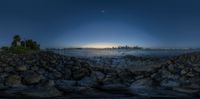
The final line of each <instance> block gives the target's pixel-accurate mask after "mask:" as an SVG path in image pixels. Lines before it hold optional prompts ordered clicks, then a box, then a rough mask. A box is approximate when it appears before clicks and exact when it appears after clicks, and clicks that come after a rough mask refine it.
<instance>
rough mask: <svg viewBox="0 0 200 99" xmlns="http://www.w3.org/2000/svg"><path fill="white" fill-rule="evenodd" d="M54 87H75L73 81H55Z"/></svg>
mask: <svg viewBox="0 0 200 99" xmlns="http://www.w3.org/2000/svg"><path fill="white" fill-rule="evenodd" d="M55 83H56V86H57V87H59V88H65V87H71V86H75V85H76V81H74V80H56V82H55Z"/></svg>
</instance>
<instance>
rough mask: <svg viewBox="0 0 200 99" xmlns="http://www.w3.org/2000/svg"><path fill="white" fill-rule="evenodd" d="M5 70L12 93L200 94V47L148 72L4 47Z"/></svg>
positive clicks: (3, 87)
mask: <svg viewBox="0 0 200 99" xmlns="http://www.w3.org/2000/svg"><path fill="white" fill-rule="evenodd" d="M134 59H137V58H136V57H133V60H134ZM139 60H140V59H139ZM142 61H143V62H144V61H145V60H144V59H142V58H141V62H142ZM0 70H1V71H0V75H1V76H0V82H1V83H0V91H1V92H3V93H5V94H7V96H16V97H20V96H21V97H24V96H25V97H58V98H59V97H63V96H64V97H67V96H70V95H73V94H76V93H80V94H81V95H80V97H81V96H82V97H83V96H88V97H94V96H98V95H99V96H102V95H105V96H106V95H107V96H110V97H112V96H113V97H115V96H117V95H120V94H121V95H125V96H127V95H128V96H130V97H133V98H134V97H138V96H139V97H186V98H187V97H188V98H191V97H194V98H195V97H199V96H200V94H199V91H200V85H199V83H198V82H199V81H200V52H194V53H189V54H183V55H180V56H177V57H174V58H172V59H170V60H166V61H165V62H163V63H160V64H158V66H156V67H154V68H151V69H150V70H146V71H134V69H131V67H128V68H114V67H112V66H111V67H110V66H107V67H106V66H104V67H101V66H91V65H90V64H89V63H88V62H87V61H85V60H83V59H80V58H76V57H68V56H63V55H59V54H55V53H52V52H45V51H40V52H36V53H30V54H24V55H23V54H22V55H17V54H9V53H4V54H2V52H1V53H0ZM144 93H145V94H144ZM66 95H67V96H66ZM0 97H1V95H0Z"/></svg>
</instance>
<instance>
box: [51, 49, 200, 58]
mask: <svg viewBox="0 0 200 99" xmlns="http://www.w3.org/2000/svg"><path fill="white" fill-rule="evenodd" d="M52 51H54V52H56V53H59V54H62V55H66V56H74V57H115V56H125V55H134V56H151V57H170V56H176V55H180V54H184V53H191V52H196V51H199V50H131V49H128V50H127V49H66V50H52Z"/></svg>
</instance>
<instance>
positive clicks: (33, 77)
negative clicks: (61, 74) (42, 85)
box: [24, 73, 42, 84]
mask: <svg viewBox="0 0 200 99" xmlns="http://www.w3.org/2000/svg"><path fill="white" fill-rule="evenodd" d="M41 79H42V76H41V75H38V74H36V73H31V74H28V75H26V76H25V77H24V82H25V84H36V83H39V82H40V80H41Z"/></svg>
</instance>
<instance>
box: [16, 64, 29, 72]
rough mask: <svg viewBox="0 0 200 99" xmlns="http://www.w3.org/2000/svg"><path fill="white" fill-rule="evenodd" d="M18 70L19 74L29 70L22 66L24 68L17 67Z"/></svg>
mask: <svg viewBox="0 0 200 99" xmlns="http://www.w3.org/2000/svg"><path fill="white" fill-rule="evenodd" d="M16 70H17V71H19V72H23V71H26V70H27V67H26V66H24V65H22V66H16Z"/></svg>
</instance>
